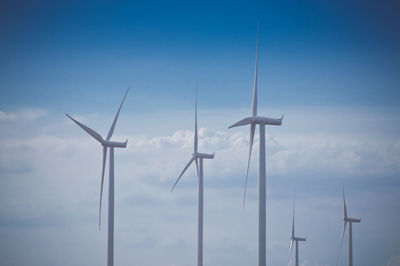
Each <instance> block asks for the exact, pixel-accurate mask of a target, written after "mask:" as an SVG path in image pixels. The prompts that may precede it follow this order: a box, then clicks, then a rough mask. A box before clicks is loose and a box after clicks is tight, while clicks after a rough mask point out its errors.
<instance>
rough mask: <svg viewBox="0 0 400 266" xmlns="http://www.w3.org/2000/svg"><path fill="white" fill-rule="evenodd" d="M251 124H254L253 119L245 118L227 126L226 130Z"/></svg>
mask: <svg viewBox="0 0 400 266" xmlns="http://www.w3.org/2000/svg"><path fill="white" fill-rule="evenodd" d="M253 122H254V118H253V117H246V118H244V119H242V120H240V121H239V122H236V123H235V124H233V125H231V126H229V127H228V128H232V127H240V126H245V125H248V124H251V123H253Z"/></svg>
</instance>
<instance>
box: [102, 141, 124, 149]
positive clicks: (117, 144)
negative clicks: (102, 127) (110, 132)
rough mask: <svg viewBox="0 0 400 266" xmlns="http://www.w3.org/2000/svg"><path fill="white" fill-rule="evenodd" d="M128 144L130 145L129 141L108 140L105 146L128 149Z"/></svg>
mask: <svg viewBox="0 0 400 266" xmlns="http://www.w3.org/2000/svg"><path fill="white" fill-rule="evenodd" d="M127 144H128V140H126V141H125V142H116V141H109V140H106V141H105V142H104V144H103V145H104V146H107V147H115V148H126V145H127Z"/></svg>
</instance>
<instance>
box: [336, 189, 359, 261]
mask: <svg viewBox="0 0 400 266" xmlns="http://www.w3.org/2000/svg"><path fill="white" fill-rule="evenodd" d="M343 206H344V218H343V221H344V226H343V232H342V237H341V239H340V245H339V252H338V255H337V259H336V265H338V262H339V255H340V251H341V249H342V242H343V238H344V233H345V231H346V224H347V223H349V266H353V223H360V222H361V218H360V219H355V218H349V217H347V208H346V199H345V197H344V187H343Z"/></svg>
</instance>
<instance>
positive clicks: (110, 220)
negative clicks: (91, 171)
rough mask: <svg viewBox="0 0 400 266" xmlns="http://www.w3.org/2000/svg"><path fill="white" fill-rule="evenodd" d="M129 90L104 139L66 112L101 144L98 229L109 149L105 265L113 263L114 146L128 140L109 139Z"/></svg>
mask: <svg viewBox="0 0 400 266" xmlns="http://www.w3.org/2000/svg"><path fill="white" fill-rule="evenodd" d="M128 92H129V88H128V90H127V91H126V93H125V96H124V98H123V99H122V102H121V105H120V106H119V108H118V111H117V114H116V115H115V118H114V121H113V123H112V124H111V128H110V130H109V131H108V134H107V137H106V139H103V138H102V137H101V135H100V134H99V133H97V132H96V131H94V130H93V129H91V128H89V127H87V126H85V125H84V124H82V123H80V122H78V121H76V120H75V119H73V118H72V117H71V116H69V115H68V114H66V116H68V117H69V118H71V120H72V121H74V122H75V123H76V124H77V125H78V126H80V127H81V128H82V129H83V130H85V131H86V132H87V133H88V134H89V135H90V136H92V137H93V138H94V139H96V140H97V141H98V142H100V144H101V145H102V146H103V168H102V173H101V187H100V204H99V231H100V223H101V199H102V196H103V183H104V170H105V166H106V158H107V149H108V148H109V149H110V162H109V170H110V171H109V180H108V182H109V183H108V244H107V265H108V266H113V265H114V148H126V145H127V143H128V140H126V141H125V142H115V141H111V140H110V139H111V137H112V135H113V133H114V128H115V124H116V123H117V119H118V116H119V112H120V111H121V107H122V104H123V103H124V101H125V98H126V95H127V94H128Z"/></svg>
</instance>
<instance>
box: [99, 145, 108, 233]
mask: <svg viewBox="0 0 400 266" xmlns="http://www.w3.org/2000/svg"><path fill="white" fill-rule="evenodd" d="M106 159H107V146H103V170H102V171H101V186H100V206H99V231H100V226H101V200H102V197H103V184H104V170H105V168H106Z"/></svg>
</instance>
